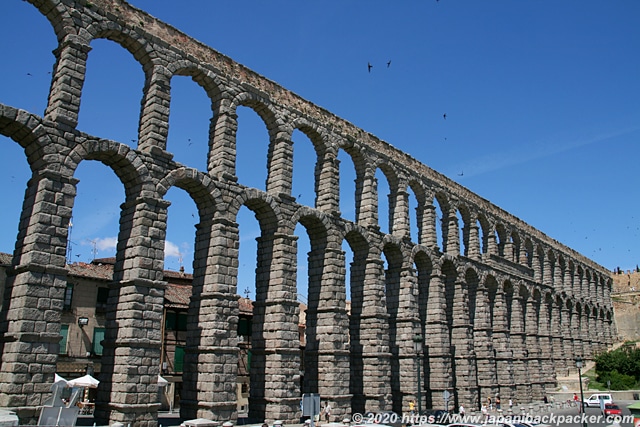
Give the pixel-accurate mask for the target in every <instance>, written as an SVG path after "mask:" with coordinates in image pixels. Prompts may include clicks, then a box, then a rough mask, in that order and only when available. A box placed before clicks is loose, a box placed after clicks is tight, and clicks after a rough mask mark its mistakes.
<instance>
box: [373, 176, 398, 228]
mask: <svg viewBox="0 0 640 427" xmlns="http://www.w3.org/2000/svg"><path fill="white" fill-rule="evenodd" d="M375 177H376V182H377V183H378V226H379V227H380V232H382V233H385V234H391V232H392V231H393V209H394V208H395V206H396V203H395V202H396V201H395V200H392V197H395V195H394V194H391V189H390V186H389V179H388V178H387V176H386V175H385V173H384V172H383V171H382V169H380V168H378V169H376V175H375Z"/></svg>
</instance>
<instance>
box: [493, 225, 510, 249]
mask: <svg viewBox="0 0 640 427" xmlns="http://www.w3.org/2000/svg"><path fill="white" fill-rule="evenodd" d="M495 232H496V235H497V236H498V242H497V247H498V255H499V256H501V257H503V258H508V256H507V254H506V253H505V248H506V247H507V240H508V233H507V229H506V228H505V226H504V224H502V223H501V222H499V223H496V227H495Z"/></svg>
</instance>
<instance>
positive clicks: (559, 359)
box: [548, 300, 566, 376]
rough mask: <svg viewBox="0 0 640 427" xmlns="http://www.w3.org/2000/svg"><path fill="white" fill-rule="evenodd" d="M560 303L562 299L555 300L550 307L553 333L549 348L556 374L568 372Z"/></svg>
mask: <svg viewBox="0 0 640 427" xmlns="http://www.w3.org/2000/svg"><path fill="white" fill-rule="evenodd" d="M560 304H561V301H558V300H556V301H553V302H552V303H551V304H550V305H549V307H548V309H549V317H550V335H551V336H550V338H551V348H550V349H549V350H551V353H550V358H551V364H552V366H553V369H554V371H555V372H554V373H555V375H556V376H557V375H565V374H566V359H565V357H564V356H563V355H564V354H565V347H564V341H563V337H562V319H561V315H562V310H561V306H560Z"/></svg>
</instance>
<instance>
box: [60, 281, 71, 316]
mask: <svg viewBox="0 0 640 427" xmlns="http://www.w3.org/2000/svg"><path fill="white" fill-rule="evenodd" d="M72 299H73V283H67V289H65V290H64V306H63V307H62V308H63V310H71V300H72Z"/></svg>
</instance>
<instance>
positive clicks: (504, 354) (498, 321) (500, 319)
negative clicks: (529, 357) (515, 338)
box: [477, 288, 516, 409]
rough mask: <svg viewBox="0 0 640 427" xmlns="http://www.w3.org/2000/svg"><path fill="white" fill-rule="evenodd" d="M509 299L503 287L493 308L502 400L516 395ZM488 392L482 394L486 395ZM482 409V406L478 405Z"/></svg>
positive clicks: (499, 389)
mask: <svg viewBox="0 0 640 427" xmlns="http://www.w3.org/2000/svg"><path fill="white" fill-rule="evenodd" d="M508 304H509V301H507V295H506V294H505V292H504V290H503V289H501V288H500V289H499V290H498V292H497V293H496V300H495V307H494V308H493V346H494V350H495V370H496V379H497V380H496V382H495V384H497V385H498V393H499V394H500V397H501V399H502V401H508V399H509V398H510V397H511V398H515V397H516V389H515V382H514V360H513V350H512V349H511V339H510V330H509V327H508V324H509V319H508V318H507V313H508V308H507V306H508ZM485 395H486V393H483V394H481V395H480V397H481V398H483V397H486V396H485ZM480 403H482V402H480ZM477 409H480V406H478V407H477Z"/></svg>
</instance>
